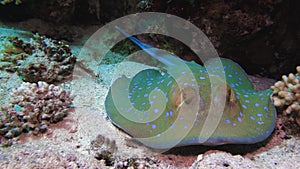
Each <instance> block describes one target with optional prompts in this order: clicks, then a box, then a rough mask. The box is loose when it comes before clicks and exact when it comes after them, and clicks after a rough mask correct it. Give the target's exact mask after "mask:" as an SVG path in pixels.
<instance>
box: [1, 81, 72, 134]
mask: <svg viewBox="0 0 300 169" xmlns="http://www.w3.org/2000/svg"><path fill="white" fill-rule="evenodd" d="M11 96H12V100H11V102H10V103H9V104H7V105H6V106H3V107H2V110H1V111H0V135H2V136H4V137H5V138H8V139H10V138H13V137H16V136H18V135H20V134H22V133H23V132H29V131H33V134H35V135H37V134H38V133H43V132H45V131H46V130H47V128H48V126H49V124H50V123H56V122H58V121H61V120H62V119H63V118H64V117H65V116H66V115H67V114H68V111H69V108H70V105H71V103H72V101H73V96H71V95H70V93H69V92H67V91H65V90H63V89H61V88H59V87H58V86H55V85H53V84H50V85H49V84H48V83H46V82H41V81H39V82H37V83H28V82H23V83H22V84H21V85H20V86H19V87H18V88H16V89H14V90H13V92H12V94H11Z"/></svg>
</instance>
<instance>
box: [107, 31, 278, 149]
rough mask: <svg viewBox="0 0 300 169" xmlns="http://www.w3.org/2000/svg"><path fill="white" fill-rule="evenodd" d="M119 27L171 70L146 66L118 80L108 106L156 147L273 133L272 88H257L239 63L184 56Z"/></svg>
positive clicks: (248, 139)
mask: <svg viewBox="0 0 300 169" xmlns="http://www.w3.org/2000/svg"><path fill="white" fill-rule="evenodd" d="M116 28H117V29H118V30H119V31H120V32H121V33H123V34H124V35H125V36H126V37H127V38H129V39H130V40H131V41H133V42H134V43H135V44H137V45H138V46H139V47H141V49H142V50H144V51H145V52H146V53H147V54H149V55H151V56H152V57H154V58H156V59H158V60H159V61H161V62H162V63H163V64H165V65H166V67H165V70H166V71H160V70H159V69H154V68H153V69H146V70H142V71H140V72H138V73H137V74H136V75H135V76H134V77H132V78H127V77H125V76H123V77H121V78H119V79H117V80H115V81H114V83H113V84H112V86H111V87H110V90H109V92H108V94H107V97H106V100H105V108H106V113H107V115H108V117H109V119H110V120H111V122H112V123H113V124H114V125H116V126H117V127H118V128H120V129H122V130H123V131H125V132H126V133H128V134H129V135H130V136H132V137H133V138H134V139H136V140H138V141H139V142H141V143H143V144H144V145H146V146H148V147H151V148H154V149H168V148H172V147H178V146H186V145H199V144H203V145H220V144H253V143H257V142H260V141H263V140H265V139H266V138H267V137H269V136H270V134H271V133H272V131H273V130H274V127H275V121H276V110H275V108H274V106H273V103H272V101H271V98H270V95H271V93H272V92H271V90H269V89H267V90H264V91H257V90H255V89H254V88H253V85H252V83H251V81H250V80H249V79H248V78H247V74H246V73H245V72H244V70H243V69H242V68H241V67H240V66H239V65H238V64H237V63H235V62H233V61H231V60H229V59H225V58H213V59H210V60H208V61H207V62H206V63H205V65H206V66H205V67H204V66H201V65H199V64H197V63H195V62H187V61H183V60H181V59H180V58H178V57H175V56H173V55H172V54H170V53H164V52H161V51H160V50H159V49H157V48H154V47H152V46H149V45H147V44H145V43H143V42H141V41H139V40H138V39H136V38H135V37H132V36H130V35H128V34H127V33H126V32H124V31H123V30H122V29H120V28H119V27H116ZM220 63H221V64H220ZM182 67H184V68H182ZM209 70H210V71H209ZM222 93H223V94H222Z"/></svg>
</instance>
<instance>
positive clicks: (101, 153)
mask: <svg viewBox="0 0 300 169" xmlns="http://www.w3.org/2000/svg"><path fill="white" fill-rule="evenodd" d="M91 150H92V151H93V152H94V156H95V158H96V159H98V160H104V163H105V165H107V166H112V165H113V164H114V161H115V157H114V155H113V154H114V153H115V152H116V151H117V146H116V141H115V140H110V139H108V138H106V137H104V136H102V135H100V134H99V135H98V136H97V137H96V139H95V140H93V141H92V142H91Z"/></svg>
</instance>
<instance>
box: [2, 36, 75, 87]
mask: <svg viewBox="0 0 300 169" xmlns="http://www.w3.org/2000/svg"><path fill="white" fill-rule="evenodd" d="M7 40H8V43H4V44H3V46H4V48H3V49H2V50H1V51H0V62H1V64H0V69H2V70H6V71H9V72H17V73H18V75H19V76H20V77H21V79H22V80H23V81H25V82H31V83H34V82H38V81H45V82H47V83H55V82H60V81H62V80H65V79H67V78H68V77H69V76H70V75H71V74H72V72H73V68H74V65H75V63H76V57H75V56H74V55H73V54H72V52H71V49H70V48H69V46H68V45H66V44H65V43H64V42H62V41H57V40H52V39H49V38H46V37H45V36H39V35H37V34H36V35H34V36H33V38H31V39H30V41H29V42H25V41H23V40H22V39H19V38H18V37H8V38H7Z"/></svg>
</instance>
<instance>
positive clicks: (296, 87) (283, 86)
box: [271, 66, 300, 126]
mask: <svg viewBox="0 0 300 169" xmlns="http://www.w3.org/2000/svg"><path fill="white" fill-rule="evenodd" d="M296 70H297V73H296V74H293V73H290V74H289V75H288V76H286V75H283V76H282V81H278V82H276V83H275V84H274V86H271V89H272V90H273V100H274V105H275V106H276V107H278V108H280V109H282V110H284V111H283V113H284V115H291V116H292V117H294V118H295V121H296V122H297V124H298V125H299V126H300V66H297V68H296Z"/></svg>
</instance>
